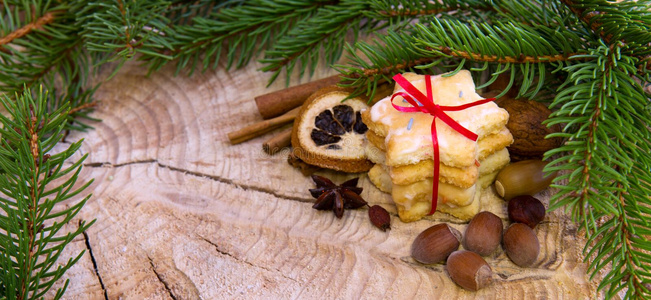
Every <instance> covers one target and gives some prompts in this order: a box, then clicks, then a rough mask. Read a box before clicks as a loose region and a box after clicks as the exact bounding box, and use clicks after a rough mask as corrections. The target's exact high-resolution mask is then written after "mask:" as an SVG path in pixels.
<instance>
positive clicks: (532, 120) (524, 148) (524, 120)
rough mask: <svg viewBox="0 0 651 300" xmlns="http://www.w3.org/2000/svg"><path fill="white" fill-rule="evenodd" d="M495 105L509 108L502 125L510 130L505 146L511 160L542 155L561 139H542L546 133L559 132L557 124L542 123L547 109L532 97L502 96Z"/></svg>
mask: <svg viewBox="0 0 651 300" xmlns="http://www.w3.org/2000/svg"><path fill="white" fill-rule="evenodd" d="M496 103H497V105H498V106H500V107H502V108H504V109H506V110H507V111H508V112H509V115H510V116H509V122H508V123H507V124H506V127H507V128H508V129H509V131H511V134H513V139H514V142H513V144H512V145H511V146H509V147H508V149H509V154H511V159H512V160H514V161H517V160H524V159H530V158H542V156H543V154H544V153H545V152H546V151H547V150H551V149H554V148H557V147H559V146H560V145H561V144H562V143H563V139H562V138H559V137H556V138H550V139H545V136H547V135H548V134H550V133H554V132H560V131H561V126H560V125H559V124H556V125H554V126H551V127H547V126H546V125H543V124H542V122H543V121H545V120H547V118H548V117H549V114H551V110H549V109H548V108H547V107H546V106H545V105H544V104H542V103H540V102H536V101H533V100H516V99H513V98H510V97H506V96H505V97H502V98H500V99H498V100H497V101H496Z"/></svg>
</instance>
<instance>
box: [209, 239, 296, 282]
mask: <svg viewBox="0 0 651 300" xmlns="http://www.w3.org/2000/svg"><path fill="white" fill-rule="evenodd" d="M197 237H199V238H200V239H201V240H203V241H204V242H206V243H208V244H210V245H212V246H213V247H214V248H215V251H217V252H219V253H220V254H222V255H224V256H228V257H230V258H232V259H234V260H237V261H240V262H243V263H245V264H247V265H249V266H251V267H254V268H260V269H263V270H265V271H268V272H271V273H276V274H279V275H280V276H281V277H283V278H285V279H287V280H291V281H293V282H298V281H297V280H296V279H294V278H291V277H288V276H287V275H285V274H283V272H281V271H280V270H278V269H271V268H267V267H263V266H258V265H255V264H253V263H251V262H248V261H246V260H243V259H240V258H237V257H235V256H234V255H232V254H230V253H228V252H226V251H224V250H222V249H220V248H219V245H217V244H215V243H213V242H212V241H211V240H209V239H207V238H205V237H203V236H201V235H197Z"/></svg>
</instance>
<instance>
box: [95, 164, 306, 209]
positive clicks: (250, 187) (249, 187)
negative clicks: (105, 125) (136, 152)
mask: <svg viewBox="0 0 651 300" xmlns="http://www.w3.org/2000/svg"><path fill="white" fill-rule="evenodd" d="M138 164H156V165H157V166H159V167H161V168H165V169H168V170H170V171H174V172H181V173H184V174H188V175H191V176H196V177H204V178H208V179H210V180H213V181H217V182H220V183H224V184H228V185H233V186H235V187H238V188H241V189H243V190H245V191H249V190H250V191H256V192H260V193H265V194H270V195H272V196H274V197H276V198H279V199H284V200H291V201H298V202H304V203H313V202H314V200H313V199H312V198H302V197H296V196H288V195H283V194H280V193H278V192H276V191H274V190H271V189H268V188H265V187H259V186H254V185H249V184H242V183H237V182H235V181H234V180H232V179H228V178H224V177H221V176H217V175H212V174H208V173H201V172H196V171H190V170H186V169H182V168H177V167H173V166H169V165H165V164H161V163H160V162H158V160H155V159H148V160H140V161H132V162H126V163H121V164H112V163H108V162H96V163H86V164H84V167H92V168H119V167H124V166H130V165H138Z"/></svg>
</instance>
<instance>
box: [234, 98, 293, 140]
mask: <svg viewBox="0 0 651 300" xmlns="http://www.w3.org/2000/svg"><path fill="white" fill-rule="evenodd" d="M300 109H301V108H300V107H297V108H294V109H292V110H290V111H288V112H287V113H285V114H284V115H282V116H280V117H276V118H273V119H269V120H264V121H261V122H258V123H255V124H252V125H249V126H247V127H244V128H242V129H240V130H237V131H233V132H231V133H229V134H228V139H229V140H230V141H231V144H233V145H236V144H239V143H242V142H245V141H248V140H250V139H252V138H256V137H258V136H261V135H263V134H265V133H267V132H269V131H272V130H274V129H276V128H279V127H280V126H283V125H285V124H287V123H291V122H292V121H294V119H296V116H298V112H299V110H300Z"/></svg>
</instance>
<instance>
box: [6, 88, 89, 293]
mask: <svg viewBox="0 0 651 300" xmlns="http://www.w3.org/2000/svg"><path fill="white" fill-rule="evenodd" d="M47 99H48V96H47V93H45V92H43V90H42V88H41V89H40V90H38V92H37V93H35V96H32V93H31V90H30V89H26V90H25V91H24V92H23V94H21V95H20V96H18V95H17V96H16V97H15V98H13V99H11V98H9V97H7V96H3V97H1V98H0V102H1V103H2V105H3V107H4V109H6V110H7V111H8V112H9V115H8V116H4V115H0V123H2V129H0V137H1V138H0V298H2V299H42V298H43V297H44V295H45V294H46V293H47V292H48V290H49V289H50V288H51V287H52V286H53V285H54V283H55V282H56V281H57V280H59V279H60V278H61V277H62V276H63V274H64V273H65V272H66V271H67V270H68V269H69V268H70V267H71V266H72V265H73V264H75V263H76V262H77V261H78V260H79V259H80V258H81V256H82V255H83V253H84V252H83V251H82V252H81V253H79V254H78V255H76V256H75V257H73V258H70V259H69V260H68V261H66V262H64V263H63V264H60V262H58V259H59V257H60V256H61V253H62V252H63V249H64V248H65V247H66V245H68V244H69V243H70V242H71V241H72V240H73V239H74V238H75V237H76V236H78V235H79V234H81V233H82V232H83V231H85V230H86V229H88V228H89V227H90V226H91V225H92V224H93V222H94V221H92V222H90V223H87V222H85V221H81V222H80V223H79V226H78V227H77V228H76V229H75V230H73V231H71V232H67V233H62V229H63V227H64V226H65V225H66V224H68V223H69V222H70V221H71V220H72V219H73V218H74V217H75V216H76V215H77V214H78V213H79V210H80V209H81V208H82V207H83V205H84V204H85V203H86V201H87V200H88V198H89V197H90V195H88V196H85V197H84V198H83V199H82V200H79V201H77V202H76V203H70V199H71V198H73V197H75V196H77V195H79V194H80V193H82V192H83V190H84V189H85V188H86V187H88V186H89V185H90V183H91V182H92V180H91V181H88V182H86V183H84V184H82V185H81V186H75V183H76V182H77V179H78V176H79V172H80V171H81V163H82V162H83V160H84V159H85V158H86V156H84V157H82V158H81V159H79V160H77V161H76V162H74V163H72V164H70V163H67V160H68V159H69V158H70V157H72V156H73V155H74V154H75V152H76V151H77V150H78V149H79V147H80V146H81V141H78V142H75V143H72V144H71V145H70V146H69V147H68V149H65V150H64V151H62V152H59V153H52V150H53V148H54V146H55V145H56V144H57V143H58V142H59V141H60V140H61V138H62V136H63V132H62V131H63V129H64V128H65V126H66V123H67V121H68V113H69V106H68V105H67V104H63V105H61V106H60V107H59V108H57V109H55V110H54V111H51V112H48V107H47ZM63 202H67V203H69V206H67V207H66V208H64V206H63V204H62V203H63ZM57 264H59V265H57ZM67 285H68V280H66V282H65V284H64V285H63V287H62V288H60V289H58V290H57V292H56V293H55V295H54V299H59V298H61V296H62V295H63V293H64V292H65V290H66V288H67Z"/></svg>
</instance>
